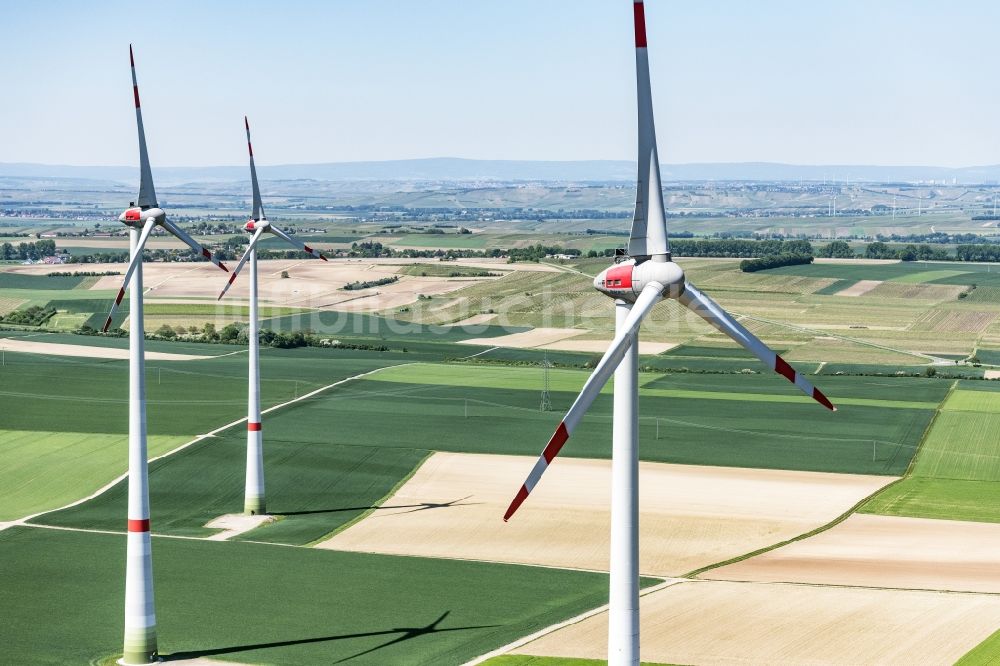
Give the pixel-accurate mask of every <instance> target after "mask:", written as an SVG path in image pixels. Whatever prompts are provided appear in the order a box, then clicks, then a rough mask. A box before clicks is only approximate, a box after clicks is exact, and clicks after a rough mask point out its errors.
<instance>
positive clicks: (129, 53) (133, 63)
mask: <svg viewBox="0 0 1000 666" xmlns="http://www.w3.org/2000/svg"><path fill="white" fill-rule="evenodd" d="M128 61H129V62H130V63H131V64H132V66H133V67H135V56H133V55H132V45H131V44H129V45H128Z"/></svg>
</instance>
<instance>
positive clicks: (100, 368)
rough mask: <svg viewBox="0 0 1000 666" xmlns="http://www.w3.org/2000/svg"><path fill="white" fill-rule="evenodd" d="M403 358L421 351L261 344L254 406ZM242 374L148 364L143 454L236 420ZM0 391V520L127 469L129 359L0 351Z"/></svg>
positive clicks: (221, 360) (198, 365)
mask: <svg viewBox="0 0 1000 666" xmlns="http://www.w3.org/2000/svg"><path fill="white" fill-rule="evenodd" d="M32 339H33V340H44V341H48V342H59V343H72V344H85V343H97V344H98V346H111V347H124V346H127V344H128V340H127V339H122V338H90V337H82V336H74V335H59V334H52V335H41V336H38V335H35V336H33V337H32ZM0 346H2V339H0ZM147 348H148V349H150V350H151V351H155V350H159V349H162V350H165V351H170V352H174V353H194V354H198V353H201V354H209V353H218V354H226V353H229V352H231V351H234V350H235V351H242V348H239V347H230V346H227V345H206V344H197V343H167V342H159V343H156V342H154V341H150V343H148V345H147ZM411 355H412V356H415V357H418V358H419V357H420V356H421V354H419V353H412V354H406V355H404V354H398V353H397V354H391V353H384V354H383V353H378V352H366V351H356V350H331V349H318V348H308V349H301V350H279V349H263V350H261V395H262V405H263V406H264V407H265V408H266V407H268V406H270V405H274V404H277V403H279V402H285V401H288V400H291V399H293V398H295V397H296V396H299V395H303V394H305V393H307V392H309V391H312V390H314V389H316V388H319V387H321V386H324V385H327V384H331V383H333V382H336V381H339V380H341V379H344V378H346V377H351V376H353V375H356V374H359V373H362V372H368V371H370V370H374V369H376V368H381V367H385V366H387V365H394V364H397V363H400V362H402V361H403V360H410V358H409V357H410V356H411ZM424 356H427V355H424ZM431 357H432V358H433V356H431ZM246 374H247V359H246V355H245V354H242V353H238V354H235V355H230V356H222V357H218V358H209V359H205V360H198V361H183V362H182V361H152V360H150V361H147V364H146V384H147V422H148V432H149V436H150V439H149V446H150V452H151V454H153V455H156V454H158V453H162V452H165V451H166V450H169V449H170V448H173V447H174V446H176V445H177V444H180V443H183V442H186V441H189V440H190V439H192V438H194V437H195V436H196V435H198V434H202V433H206V432H208V431H210V430H214V429H215V428H217V427H219V426H221V425H224V424H226V423H229V422H232V421H236V420H238V419H240V418H243V417H244V416H245V415H246ZM0 396H2V397H3V399H4V403H5V409H3V410H0V451H2V452H3V453H4V456H5V457H4V459H5V464H4V467H3V469H2V470H0V489H2V490H0V498H2V501H0V507H2V510H0V520H2V519H4V517H6V518H14V517H20V516H23V515H26V514H28V513H34V512H36V511H40V510H43V509H53V508H56V507H58V506H61V505H63V504H65V503H67V502H68V501H71V500H73V499H77V498H80V497H83V496H85V495H87V494H89V493H91V492H93V491H94V490H96V489H97V488H99V487H100V486H102V485H104V484H105V483H108V482H109V481H111V480H112V479H114V478H115V477H116V476H118V475H119V474H121V473H123V472H124V471H125V467H126V462H127V458H126V456H125V436H126V434H127V432H128V362H127V361H124V360H121V361H119V360H106V359H89V358H69V357H59V356H44V355H38V354H22V353H15V352H11V351H7V352H5V353H4V365H3V367H0ZM211 441H216V440H211ZM237 457H239V456H237ZM42 470H46V471H48V470H51V473H52V480H51V481H45V482H39V481H38V480H37V477H38V476H39V474H40V472H41V471H42Z"/></svg>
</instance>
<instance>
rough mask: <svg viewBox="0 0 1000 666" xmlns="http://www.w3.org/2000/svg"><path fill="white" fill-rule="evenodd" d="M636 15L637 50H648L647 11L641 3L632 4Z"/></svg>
mask: <svg viewBox="0 0 1000 666" xmlns="http://www.w3.org/2000/svg"><path fill="white" fill-rule="evenodd" d="M632 9H633V12H634V13H635V48H637V49H644V48H646V9H645V7H643V4H642V3H641V2H636V3H633V4H632Z"/></svg>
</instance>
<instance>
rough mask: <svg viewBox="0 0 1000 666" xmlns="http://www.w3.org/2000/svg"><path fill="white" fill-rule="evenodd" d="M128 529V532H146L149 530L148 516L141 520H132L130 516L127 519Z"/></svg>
mask: <svg viewBox="0 0 1000 666" xmlns="http://www.w3.org/2000/svg"><path fill="white" fill-rule="evenodd" d="M128 531H129V532H148V531H149V518H144V519H142V520H134V519H132V518H129V519H128Z"/></svg>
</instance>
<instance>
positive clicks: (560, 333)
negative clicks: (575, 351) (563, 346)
mask: <svg viewBox="0 0 1000 666" xmlns="http://www.w3.org/2000/svg"><path fill="white" fill-rule="evenodd" d="M586 332H587V331H585V330H583V329H582V328H543V327H540V328H533V329H531V330H530V331H524V332H523V333H511V334H510V335H500V336H497V337H495V338H471V339H469V340H459V344H463V345H478V346H481V347H482V346H489V347H513V348H517V349H528V348H532V347H542V346H544V345H551V344H552V343H554V342H560V341H562V340H566V339H567V338H572V337H574V336H576V335H581V334H583V333H586ZM605 347H607V345H605Z"/></svg>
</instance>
